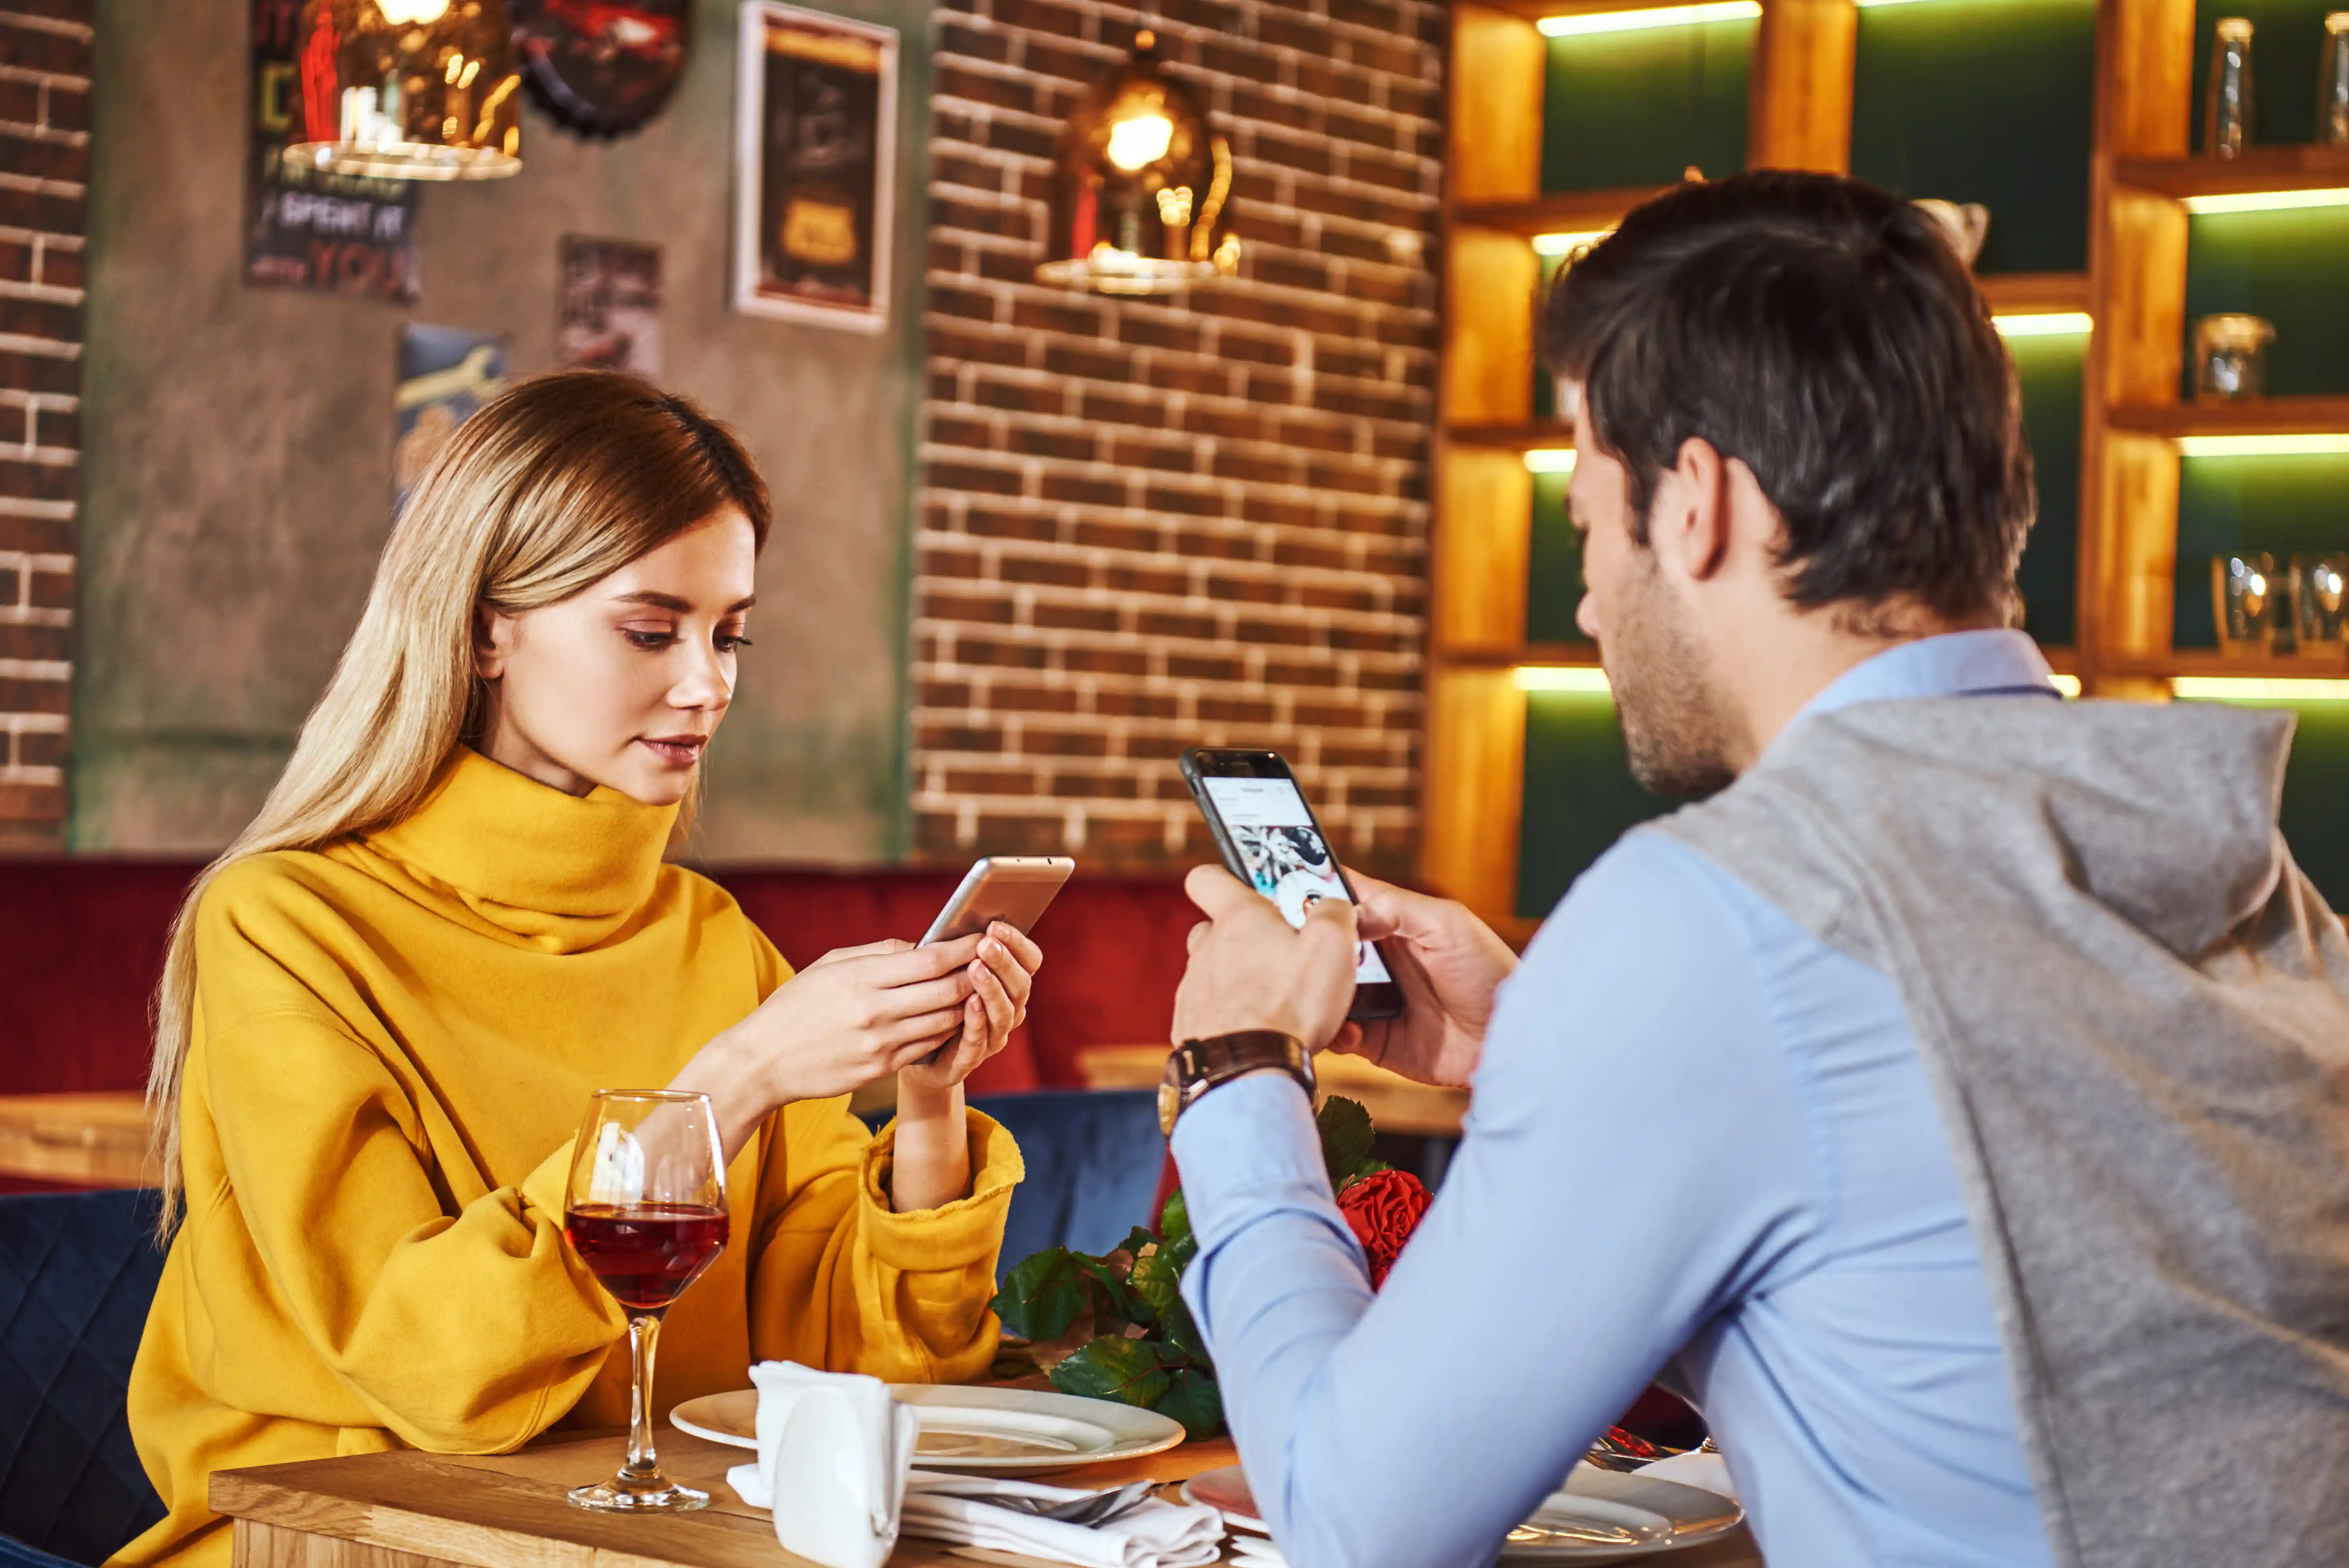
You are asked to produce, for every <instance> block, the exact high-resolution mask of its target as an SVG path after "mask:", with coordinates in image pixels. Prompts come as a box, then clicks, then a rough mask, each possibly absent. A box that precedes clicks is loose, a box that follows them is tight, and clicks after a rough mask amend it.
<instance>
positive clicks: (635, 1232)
mask: <svg viewBox="0 0 2349 1568" xmlns="http://www.w3.org/2000/svg"><path fill="white" fill-rule="evenodd" d="M728 1224H729V1220H728V1217H727V1213H726V1210H723V1209H712V1208H709V1207H707V1206H705V1205H703V1204H698V1203H581V1204H577V1205H574V1207H573V1208H572V1210H571V1211H570V1212H569V1213H567V1214H565V1215H564V1225H563V1229H564V1234H565V1235H567V1236H569V1237H570V1238H571V1245H572V1247H573V1249H574V1250H575V1251H577V1252H578V1254H579V1258H580V1261H581V1262H585V1264H586V1265H587V1267H588V1268H589V1269H591V1270H592V1271H594V1272H595V1277H596V1278H597V1279H599V1280H601V1281H602V1282H604V1288H605V1290H607V1291H609V1292H611V1293H612V1297H613V1299H614V1300H615V1301H617V1302H618V1303H620V1304H621V1305H622V1306H624V1307H626V1308H628V1309H630V1310H631V1311H634V1312H659V1311H660V1310H662V1309H663V1308H665V1307H667V1305H668V1304H669V1303H671V1302H673V1301H675V1300H677V1298H678V1296H680V1295H682V1294H683V1293H685V1287H686V1286H688V1285H689V1284H691V1283H693V1282H694V1281H695V1280H696V1279H697V1278H698V1277H699V1275H700V1273H701V1271H702V1270H704V1269H706V1268H708V1267H709V1265H710V1262H711V1261H712V1260H714V1259H715V1258H716V1257H717V1256H718V1254H719V1252H722V1251H725V1250H726V1233H727V1229H728Z"/></svg>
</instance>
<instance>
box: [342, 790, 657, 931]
mask: <svg viewBox="0 0 2349 1568" xmlns="http://www.w3.org/2000/svg"><path fill="white" fill-rule="evenodd" d="M677 812H678V808H677V807H676V806H674V805H645V804H644V803H643V802H642V801H639V800H636V799H634V798H632V797H631V796H628V795H625V794H621V793H620V792H619V791H618V790H616V789H608V788H605V787H604V786H602V785H598V786H597V787H596V788H595V790H594V791H593V792H591V793H590V794H587V795H586V796H585V798H582V797H580V796H577V795H570V794H564V793H563V792H562V791H561V790H559V789H555V788H553V787H552V786H550V785H547V784H540V783H539V782H538V781H537V780H536V779H533V778H530V777H528V776H526V775H524V774H518V773H516V772H514V771H513V770H512V768H509V767H505V766H502V764H500V763H493V762H492V761H490V759H489V758H487V757H485V756H483V755H481V753H479V752H476V751H474V750H473V749H472V748H471V747H470V746H460V747H459V748H458V749H457V754H456V756H455V758H454V759H452V760H451V761H450V763H449V765H448V767H447V768H446V769H444V770H443V771H442V774H441V775H440V782H439V783H438V784H436V785H435V786H434V787H433V792H432V794H431V795H430V796H429V797H428V798H427V799H426V801H425V803H424V804H423V805H421V806H419V807H418V808H417V810H416V811H415V812H414V814H412V815H409V817H408V818H407V819H406V820H405V821H402V822H398V823H396V824H394V825H393V826H390V827H387V828H384V829H382V830H381V831H380V832H377V833H371V834H369V835H367V836H366V838H365V839H364V840H362V844H363V846H364V847H366V848H367V849H369V850H372V851H374V852H375V853H377V854H378V855H381V856H385V857H388V858H390V859H392V860H395V861H398V863H399V864H400V865H401V866H402V867H405V868H406V869H407V870H408V871H409V873H410V874H411V875H412V876H414V877H418V878H419V880H421V881H423V882H424V883H426V884H428V885H429V886H430V887H431V888H434V889H435V890H437V891H439V892H440V893H442V894H443V895H444V896H448V897H452V898H455V899H456V900H458V901H459V902H460V903H461V904H463V905H464V907H465V908H466V909H469V910H471V912H472V914H473V915H474V916H475V917H476V918H478V919H481V920H483V921H486V922H487V923H489V924H490V925H492V926H494V927H496V928H498V929H500V930H502V931H504V932H507V933H508V934H510V935H512V936H515V937H519V938H522V939H523V940H525V941H527V942H529V943H530V944H531V945H532V946H533V947H537V948H541V949H543V950H548V951H553V952H573V951H576V950H580V949H582V948H588V947H593V946H595V944H596V943H597V942H600V941H602V940H605V938H606V937H609V936H611V935H612V934H613V933H614V932H616V931H617V930H619V929H621V927H623V926H624V925H626V923H627V922H628V920H629V919H630V918H631V917H632V916H634V915H635V914H636V912H637V911H638V910H639V909H642V908H643V907H644V904H645V901H646V900H647V898H650V897H651V895H652V891H653V884H654V882H655V880H656V879H657V877H659V875H660V867H661V856H662V853H663V852H664V851H665V850H666V849H667V846H668V839H669V830H670V829H671V828H672V827H674V826H676V823H677Z"/></svg>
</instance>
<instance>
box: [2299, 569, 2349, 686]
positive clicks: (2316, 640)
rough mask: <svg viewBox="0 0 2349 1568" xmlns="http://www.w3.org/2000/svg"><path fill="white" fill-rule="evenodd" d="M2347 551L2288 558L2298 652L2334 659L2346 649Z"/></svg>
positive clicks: (2348, 628)
mask: <svg viewBox="0 0 2349 1568" xmlns="http://www.w3.org/2000/svg"><path fill="white" fill-rule="evenodd" d="M2344 588H2349V550H2330V551H2323V552H2318V553H2312V554H2308V555H2299V556H2293V557H2292V624H2293V627H2294V628H2295V629H2296V630H2297V631H2298V633H2299V641H2300V651H2301V652H2302V653H2307V654H2315V655H2321V656H2324V657H2328V658H2331V659H2340V658H2341V657H2342V655H2343V653H2344V650H2349V603H2344V597H2349V596H2344Z"/></svg>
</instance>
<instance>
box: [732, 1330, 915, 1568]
mask: <svg viewBox="0 0 2349 1568" xmlns="http://www.w3.org/2000/svg"><path fill="white" fill-rule="evenodd" d="M750 1380H751V1382H753V1383H754V1384H756V1385H757V1386H758V1388H759V1416H758V1433H759V1474H760V1478H761V1480H764V1481H765V1482H766V1490H767V1494H768V1501H769V1505H770V1506H771V1508H772V1509H773V1511H774V1512H773V1519H774V1525H775V1540H776V1542H778V1543H779V1544H780V1545H781V1547H782V1548H783V1550H784V1551H786V1552H796V1553H798V1554H799V1555H800V1556H802V1557H804V1558H806V1559H808V1560H809V1561H810V1562H812V1563H822V1564H823V1565H824V1568H881V1564H882V1563H885V1562H887V1561H888V1559H889V1554H890V1552H893V1551H895V1549H896V1545H897V1523H898V1516H899V1511H900V1509H901V1508H902V1506H903V1504H904V1501H905V1477H906V1473H907V1472H908V1470H909V1469H911V1468H912V1465H913V1459H914V1444H915V1441H916V1438H918V1437H919V1435H920V1427H919V1424H918V1422H917V1421H916V1417H915V1415H914V1412H913V1411H912V1410H911V1409H909V1408H907V1407H905V1406H903V1405H900V1404H898V1403H897V1401H896V1400H895V1399H893V1398H891V1397H890V1396H889V1387H888V1385H886V1384H885V1383H883V1382H882V1381H881V1380H880V1379H879V1378H877V1377H864V1376H855V1375H853V1374H840V1373H823V1372H812V1371H810V1370H808V1369H807V1368H806V1367H803V1366H794V1365H792V1364H791V1363H789V1362H765V1363H762V1364H761V1365H760V1366H754V1367H752V1368H751V1369H750Z"/></svg>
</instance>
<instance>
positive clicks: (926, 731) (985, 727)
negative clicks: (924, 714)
mask: <svg viewBox="0 0 2349 1568" xmlns="http://www.w3.org/2000/svg"><path fill="white" fill-rule="evenodd" d="M914 744H916V745H917V746H919V747H921V748H922V749H923V750H924V751H926V752H999V751H1001V750H1002V749H1003V730H1002V727H1001V726H1000V725H996V724H955V723H947V722H942V721H938V720H931V719H926V720H924V721H923V722H920V723H919V724H916V726H915V727H914Z"/></svg>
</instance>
